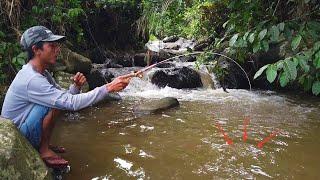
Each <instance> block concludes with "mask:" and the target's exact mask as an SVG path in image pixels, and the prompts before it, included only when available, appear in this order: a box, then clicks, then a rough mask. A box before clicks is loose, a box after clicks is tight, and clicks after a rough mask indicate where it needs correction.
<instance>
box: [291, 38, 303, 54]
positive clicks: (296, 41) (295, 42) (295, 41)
mask: <svg viewBox="0 0 320 180" xmlns="http://www.w3.org/2000/svg"><path fill="white" fill-rule="evenodd" d="M301 39H302V36H301V35H300V34H298V35H297V36H296V37H294V38H293V40H292V42H291V47H292V50H295V49H297V47H298V46H299V44H300V42H301Z"/></svg>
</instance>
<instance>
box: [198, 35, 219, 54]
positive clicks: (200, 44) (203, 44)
mask: <svg viewBox="0 0 320 180" xmlns="http://www.w3.org/2000/svg"><path fill="white" fill-rule="evenodd" d="M213 41H214V37H213V36H211V37H209V38H206V39H203V40H200V41H198V42H196V43H195V45H194V48H193V50H194V51H203V50H204V49H205V48H207V47H208V46H209V45H210V44H212V43H213Z"/></svg>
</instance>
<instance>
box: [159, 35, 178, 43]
mask: <svg viewBox="0 0 320 180" xmlns="http://www.w3.org/2000/svg"><path fill="white" fill-rule="evenodd" d="M178 39H179V37H178V36H169V37H165V38H164V39H163V40H162V41H163V42H164V43H168V42H176V41H177V40H178Z"/></svg>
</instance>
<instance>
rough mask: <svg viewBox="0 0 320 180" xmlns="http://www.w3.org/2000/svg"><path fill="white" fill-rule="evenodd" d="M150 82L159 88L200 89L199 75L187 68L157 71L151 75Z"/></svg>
mask: <svg viewBox="0 0 320 180" xmlns="http://www.w3.org/2000/svg"><path fill="white" fill-rule="evenodd" d="M151 82H152V83H153V84H155V85H157V86H159V87H165V86H169V87H172V88H177V89H183V88H198V87H202V83H201V78H200V75H199V74H198V73H197V71H195V70H193V69H191V68H188V67H182V68H173V69H161V70H158V71H156V72H155V73H154V74H153V76H152V78H151Z"/></svg>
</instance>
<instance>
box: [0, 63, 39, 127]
mask: <svg viewBox="0 0 320 180" xmlns="http://www.w3.org/2000/svg"><path fill="white" fill-rule="evenodd" d="M35 76H41V74H39V73H37V72H36V71H34V70H33V68H32V66H31V65H30V64H26V65H24V66H23V67H22V69H21V70H20V71H19V72H18V73H17V75H16V77H15V78H14V80H13V82H12V83H11V85H10V87H9V89H8V91H7V94H6V97H5V100H4V102H3V107H2V111H1V116H3V117H5V118H8V119H11V120H13V122H14V123H15V124H16V126H18V127H19V126H20V125H21V123H22V121H23V120H24V119H26V117H27V116H28V114H29V112H30V110H31V109H32V107H33V105H34V103H32V102H30V101H29V99H28V94H27V91H28V84H29V82H30V80H31V79H34V77H35Z"/></svg>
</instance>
